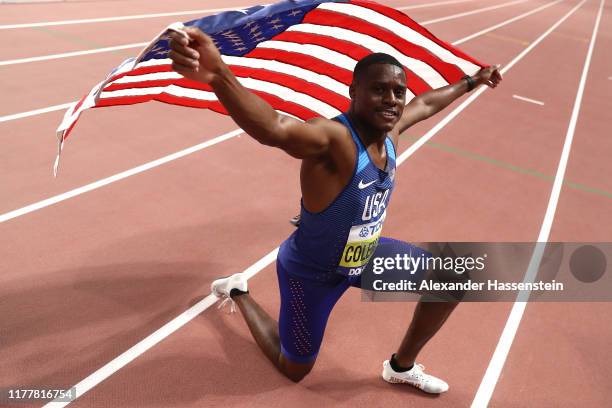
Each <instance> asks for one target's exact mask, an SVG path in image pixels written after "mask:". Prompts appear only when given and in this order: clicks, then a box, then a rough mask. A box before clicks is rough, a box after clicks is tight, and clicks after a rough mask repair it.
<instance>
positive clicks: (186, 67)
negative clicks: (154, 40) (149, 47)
mask: <svg viewBox="0 0 612 408" xmlns="http://www.w3.org/2000/svg"><path fill="white" fill-rule="evenodd" d="M169 37H170V43H169V46H170V52H169V53H168V57H169V58H170V59H171V60H172V69H173V70H175V71H176V72H178V73H180V74H184V73H186V72H197V71H198V67H199V61H198V59H199V58H200V55H199V53H198V52H197V51H196V50H195V49H193V48H191V47H190V46H189V38H188V37H187V35H186V34H184V33H181V32H177V31H171V32H170V33H169Z"/></svg>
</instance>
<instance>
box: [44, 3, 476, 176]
mask: <svg viewBox="0 0 612 408" xmlns="http://www.w3.org/2000/svg"><path fill="white" fill-rule="evenodd" d="M181 26H183V24H181V23H175V24H174V25H171V26H169V27H168V28H167V29H166V30H164V31H163V32H162V33H161V34H160V35H158V36H157V37H156V38H155V39H154V40H153V41H152V42H151V44H150V45H149V46H148V47H146V48H145V49H144V50H143V51H142V52H141V53H140V54H139V56H138V57H136V58H129V59H127V60H126V61H124V62H123V63H122V64H120V65H119V66H118V67H117V68H115V69H114V70H113V71H112V72H111V73H110V74H109V75H108V77H107V78H106V79H105V80H104V81H102V82H100V83H99V84H98V85H96V86H95V87H94V88H93V89H92V90H91V92H90V93H89V94H88V95H86V96H84V97H83V98H82V99H81V100H80V101H78V102H75V103H74V104H73V105H72V106H71V107H70V108H69V109H68V110H67V112H66V113H65V115H64V119H63V121H62V123H61V124H60V126H59V128H58V130H57V136H58V140H59V142H60V147H59V151H61V147H62V146H63V142H64V140H65V139H66V138H67V137H68V135H69V133H70V131H71V130H72V128H73V127H74V125H75V124H76V121H77V120H78V118H79V116H80V114H81V112H83V111H84V110H86V109H89V108H98V107H103V106H116V105H131V104H136V103H141V102H147V101H150V100H156V101H160V102H165V103H170V104H173V105H182V106H189V107H194V108H206V109H212V110H214V111H216V112H220V113H223V114H227V111H226V110H225V108H224V107H223V106H222V105H221V103H220V102H219V101H218V99H217V97H216V96H215V94H214V93H213V92H212V89H211V87H210V86H209V85H207V84H202V83H199V82H195V81H191V80H188V79H186V78H184V77H183V76H181V75H180V74H178V73H176V72H174V71H172V67H171V60H170V59H169V58H168V52H169V44H168V41H169V39H168V30H170V29H173V28H174V29H176V28H178V27H181ZM184 26H195V27H198V28H200V29H201V30H202V31H203V32H205V33H207V34H208V35H209V36H210V37H211V38H212V39H213V41H214V42H215V44H216V45H217V47H218V48H219V50H220V52H221V54H222V58H223V60H224V61H225V63H227V64H228V65H229V67H230V68H231V70H232V71H233V73H234V74H235V75H236V77H238V80H239V81H240V82H241V83H242V85H244V86H245V87H246V88H248V89H249V90H251V91H252V92H253V93H255V94H257V95H259V96H260V97H261V98H263V99H264V100H266V101H267V102H268V103H270V105H272V107H274V108H275V109H276V110H277V111H279V112H280V113H283V114H286V115H290V116H293V117H296V118H299V119H301V120H307V119H310V118H313V117H316V116H323V117H327V118H331V117H334V116H337V115H338V114H340V113H342V112H344V111H346V110H347V109H348V106H349V102H350V99H349V85H350V83H351V79H352V72H353V69H354V67H355V65H356V63H357V61H359V60H360V59H361V58H363V57H365V56H366V55H368V54H371V53H373V52H384V53H387V54H390V55H393V56H394V57H395V58H397V59H398V60H399V61H400V62H401V63H402V65H403V66H404V69H405V71H406V75H407V76H406V77H407V86H408V92H407V98H406V99H407V102H409V101H410V99H412V98H413V97H414V96H416V95H419V94H421V93H423V92H426V91H428V90H431V89H435V88H440V87H443V86H445V85H448V84H450V83H453V82H456V81H458V80H459V79H460V78H461V77H463V76H464V75H466V74H469V75H472V74H474V73H475V72H476V71H478V70H479V69H480V68H481V67H483V64H481V63H480V62H478V61H476V60H475V59H473V58H472V57H470V56H468V55H466V54H465V53H463V52H462V51H460V50H459V49H457V48H455V47H453V46H451V45H450V44H448V43H446V42H444V41H441V40H440V39H438V38H436V37H435V36H434V35H433V34H431V33H430V32H429V31H428V30H426V29H425V28H423V27H422V26H420V25H419V24H417V23H416V22H415V21H413V20H412V19H411V18H410V17H408V16H407V15H405V14H404V13H402V12H401V11H398V10H395V9H393V8H390V7H387V6H384V5H381V4H378V3H375V2H371V1H366V0H289V1H283V2H280V3H276V4H273V5H267V6H255V7H251V8H248V9H244V10H235V11H228V12H224V13H221V14H217V15H212V16H207V17H204V18H201V19H198V20H193V21H189V22H187V23H184ZM58 159H59V152H58ZM57 163H58V161H57V160H56V166H55V170H56V171H57Z"/></svg>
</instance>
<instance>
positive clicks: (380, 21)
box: [318, 3, 480, 74]
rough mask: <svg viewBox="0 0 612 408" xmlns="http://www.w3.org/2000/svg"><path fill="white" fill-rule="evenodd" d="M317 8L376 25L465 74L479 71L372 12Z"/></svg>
mask: <svg viewBox="0 0 612 408" xmlns="http://www.w3.org/2000/svg"><path fill="white" fill-rule="evenodd" d="M318 8H320V9H325V10H330V11H334V12H336V13H342V14H346V15H350V16H352V17H357V18H359V19H362V20H365V21H367V22H368V23H370V24H376V25H378V26H379V27H381V28H384V29H386V30H389V31H392V32H394V33H395V34H397V35H398V36H400V37H402V38H404V39H406V41H409V42H411V43H413V44H416V45H419V46H421V47H423V48H425V49H427V50H429V51H430V52H431V53H432V54H434V55H436V56H437V57H438V58H440V59H441V60H442V61H445V62H448V63H450V64H454V65H456V66H457V67H459V68H460V69H461V70H462V71H463V72H465V73H466V74H473V73H474V72H476V71H478V70H479V69H480V67H479V66H477V65H474V64H473V63H471V62H470V61H466V60H464V59H463V58H460V57H458V56H456V55H455V54H453V53H452V52H450V51H448V50H447V49H446V48H444V47H441V46H440V45H438V44H437V43H435V42H434V41H432V40H430V39H429V38H427V37H425V36H423V35H422V34H420V33H418V32H417V31H414V30H413V29H411V28H410V27H407V26H405V25H403V24H401V23H399V22H398V21H395V20H393V19H391V18H389V17H387V16H385V15H383V14H380V13H378V12H376V11H374V10H370V9H368V8H365V7H361V6H357V5H354V4H346V3H324V4H321V5H320V6H319V7H318Z"/></svg>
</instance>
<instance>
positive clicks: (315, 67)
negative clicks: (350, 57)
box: [245, 48, 353, 85]
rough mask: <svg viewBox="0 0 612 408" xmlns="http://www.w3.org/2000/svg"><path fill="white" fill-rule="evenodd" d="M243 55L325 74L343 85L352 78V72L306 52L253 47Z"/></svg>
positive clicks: (347, 83) (348, 82)
mask: <svg viewBox="0 0 612 408" xmlns="http://www.w3.org/2000/svg"><path fill="white" fill-rule="evenodd" d="M245 57H251V58H259V59H263V60H267V61H278V62H284V63H285V64H290V65H295V66H296V67H300V68H304V69H307V70H309V71H312V72H316V73H317V74H321V75H326V76H328V77H330V78H333V79H335V80H336V81H338V82H341V83H343V84H345V85H350V84H351V80H352V79H353V72H352V71H349V70H347V69H344V68H341V67H339V66H337V65H334V64H330V63H329V62H326V61H323V60H321V59H319V58H315V57H311V56H310V55H306V54H298V53H295V52H290V51H283V50H276V49H270V48H255V49H254V50H253V51H251V52H249V53H248V54H246V56H245Z"/></svg>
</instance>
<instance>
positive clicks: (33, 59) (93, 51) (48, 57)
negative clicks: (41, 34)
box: [0, 42, 149, 66]
mask: <svg viewBox="0 0 612 408" xmlns="http://www.w3.org/2000/svg"><path fill="white" fill-rule="evenodd" d="M146 45H149V43H148V42H140V43H134V44H125V45H117V46H114V47H104V48H94V49H91V50H85V51H74V52H64V53H62V54H51V55H42V56H40V57H30V58H19V59H13V60H6V61H0V66H4V65H16V64H26V63H28V62H38V61H48V60H54V59H61V58H70V57H79V56H81V55H90V54H99V53H102V52H112V51H119V50H127V49H130V48H142V47H144V46H146Z"/></svg>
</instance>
